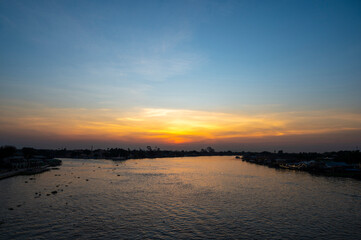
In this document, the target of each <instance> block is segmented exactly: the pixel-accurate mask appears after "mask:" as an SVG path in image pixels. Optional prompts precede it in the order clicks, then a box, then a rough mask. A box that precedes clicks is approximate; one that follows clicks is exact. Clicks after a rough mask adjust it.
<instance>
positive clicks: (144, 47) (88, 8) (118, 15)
mask: <svg viewBox="0 0 361 240" xmlns="http://www.w3.org/2000/svg"><path fill="white" fill-rule="evenodd" d="M0 40H1V43H2V44H1V46H0V52H1V54H0V88H1V90H0V100H1V109H2V112H3V114H9V112H11V113H14V119H16V118H18V119H20V118H21V116H24V114H25V113H24V111H23V110H21V109H24V108H26V109H38V108H44V109H45V108H55V109H56V108H59V109H64V108H70V109H71V108H73V109H112V110H114V111H120V112H129V111H133V110H134V109H149V108H151V109H186V110H192V111H206V112H216V113H220V112H221V113H227V114H272V113H277V114H280V113H287V112H292V113H293V112H310V111H311V112H312V111H318V112H325V111H326V112H327V111H333V112H337V113H338V114H356V115H357V114H361V104H360V103H361V97H360V96H361V95H360V94H359V90H360V87H361V2H360V1H16V0H15V1H7V0H5V1H1V2H0ZM16 109H18V110H16ZM74 111H75V110H74ZM15 112H16V114H15ZM43 115H46V111H43V112H41V113H39V115H38V116H37V117H39V116H43ZM321 115H322V114H321ZM353 119H354V121H356V122H357V123H359V122H358V120H360V119H359V115H357V116H355V117H353ZM9 121H10V120H9V119H2V122H3V126H5V122H9ZM0 123H1V122H0ZM357 123H356V124H352V127H349V123H347V122H345V121H344V120H340V122H339V123H338V124H337V126H339V127H340V126H342V127H344V128H352V129H356V127H355V125H357ZM329 127H330V126H328V128H329ZM359 127H360V128H361V126H359ZM332 128H335V131H336V130H337V129H336V127H335V125H332ZM28 130H29V129H28ZM30 130H31V129H30ZM337 131H338V130H337ZM6 134H7V135H9V134H10V135H11V131H10V133H6ZM2 142H4V143H5V142H6V139H3V140H2ZM15 144H16V141H15ZM354 144H356V143H354V142H352V145H354Z"/></svg>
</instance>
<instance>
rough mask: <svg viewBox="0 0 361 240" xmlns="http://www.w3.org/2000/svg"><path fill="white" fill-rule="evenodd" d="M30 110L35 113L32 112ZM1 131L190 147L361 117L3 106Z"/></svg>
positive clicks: (351, 126)
mask: <svg viewBox="0 0 361 240" xmlns="http://www.w3.org/2000/svg"><path fill="white" fill-rule="evenodd" d="M30 109H31V110H30ZM0 113H1V114H0V116H1V117H0V122H1V125H2V129H3V130H2V131H10V132H13V133H18V134H21V132H22V131H25V132H26V131H35V132H42V133H48V134H53V135H56V136H62V138H72V139H74V138H75V139H76V138H79V139H86V138H87V137H90V136H91V137H92V138H94V137H98V138H103V139H104V138H105V139H107V140H110V141H120V140H124V139H128V140H131V141H134V142H146V141H155V142H163V143H186V142H188V143H192V142H199V141H205V140H212V141H223V142H224V141H226V140H227V139H230V141H234V139H236V138H250V139H251V138H264V137H272V136H274V137H276V136H289V135H300V136H302V135H310V134H311V135H312V134H328V133H334V132H342V131H359V130H361V115H360V114H353V113H347V112H337V111H311V112H283V113H268V114H254V115H246V114H243V115H242V114H230V113H222V112H207V111H195V110H186V109H157V108H146V109H134V110H131V111H130V110H128V111H124V110H123V111H122V110H116V109H85V108H49V107H44V106H40V105H39V106H36V107H35V106H32V107H31V108H28V110H27V109H26V108H24V107H21V106H18V107H14V106H13V107H11V106H7V107H6V106H2V107H1V112H0Z"/></svg>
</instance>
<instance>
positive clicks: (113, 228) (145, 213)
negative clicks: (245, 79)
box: [0, 157, 361, 239]
mask: <svg viewBox="0 0 361 240" xmlns="http://www.w3.org/2000/svg"><path fill="white" fill-rule="evenodd" d="M31 178H34V179H31ZM26 181H27V183H26ZM52 191H57V193H54V194H52V193H51V192H52ZM36 193H38V194H36ZM39 193H40V194H41V196H39ZM47 194H50V195H49V196H47ZM0 196H1V198H0V238H1V239H144V238H152V239H361V181H357V180H354V179H347V178H333V177H322V176H312V175H310V174H308V173H305V172H293V171H282V170H276V169H270V168H267V167H264V166H258V165H253V164H250V163H246V162H242V161H240V160H236V159H234V157H189V158H163V159H143V160H128V161H126V162H118V163H117V162H112V161H109V160H75V159H63V165H62V166H61V167H60V169H59V170H52V171H49V172H46V173H43V174H40V175H35V176H17V177H13V178H9V179H5V180H2V181H0ZM9 208H13V210H9Z"/></svg>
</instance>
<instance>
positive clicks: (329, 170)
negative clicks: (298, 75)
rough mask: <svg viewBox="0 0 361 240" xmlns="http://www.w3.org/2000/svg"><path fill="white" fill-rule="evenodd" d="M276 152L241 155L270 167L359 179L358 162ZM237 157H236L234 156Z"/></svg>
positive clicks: (245, 159) (245, 158)
mask: <svg viewBox="0 0 361 240" xmlns="http://www.w3.org/2000/svg"><path fill="white" fill-rule="evenodd" d="M277 157H279V155H278V154H274V155H272V154H268V155H262V154H247V155H243V156H242V161H246V162H249V163H253V164H258V165H265V166H268V167H270V168H277V169H285V170H292V171H304V172H308V173H310V174H315V175H323V176H330V177H348V178H355V179H359V180H361V167H360V164H349V163H346V162H336V161H333V159H331V158H324V159H315V160H300V159H297V158H296V159H295V158H289V159H288V158H277ZM236 158H237V157H236Z"/></svg>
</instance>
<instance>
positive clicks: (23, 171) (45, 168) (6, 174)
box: [0, 165, 51, 180]
mask: <svg viewBox="0 0 361 240" xmlns="http://www.w3.org/2000/svg"><path fill="white" fill-rule="evenodd" d="M50 167H51V166H49V165H46V166H41V167H35V168H23V169H17V170H10V171H4V172H1V173H0V180H2V179H6V178H10V177H15V176H19V175H34V174H39V173H43V172H46V171H50Z"/></svg>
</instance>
